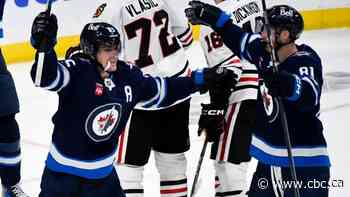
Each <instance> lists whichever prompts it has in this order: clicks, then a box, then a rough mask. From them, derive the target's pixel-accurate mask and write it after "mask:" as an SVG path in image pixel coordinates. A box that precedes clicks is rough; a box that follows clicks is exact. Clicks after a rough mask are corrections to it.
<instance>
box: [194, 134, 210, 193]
mask: <svg viewBox="0 0 350 197" xmlns="http://www.w3.org/2000/svg"><path fill="white" fill-rule="evenodd" d="M204 131H205V129H204ZM207 145H208V139H207V137H206V138H205V140H204V143H203V147H202V151H201V154H200V156H199V160H198V164H197V169H196V174H195V175H194V179H193V183H192V188H191V194H190V197H193V196H194V194H195V193H196V186H197V184H198V178H199V172H200V171H201V167H202V162H203V159H204V155H205V151H206V150H207Z"/></svg>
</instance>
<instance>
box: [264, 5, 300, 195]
mask: <svg viewBox="0 0 350 197" xmlns="http://www.w3.org/2000/svg"><path fill="white" fill-rule="evenodd" d="M262 6H263V11H264V19H265V20H264V21H265V27H266V30H267V39H268V44H269V47H270V49H271V59H272V65H273V72H274V73H278V67H277V63H276V62H277V61H276V51H275V50H274V48H272V46H273V45H272V39H271V26H270V23H269V19H268V16H267V9H266V2H265V0H262ZM277 101H278V106H279V108H280V116H281V122H282V127H283V135H284V141H285V143H286V145H287V152H288V160H289V168H290V172H291V175H292V179H293V181H294V182H295V183H298V182H297V174H296V171H295V164H294V159H293V153H292V144H291V142H290V134H289V129H288V122H287V116H286V111H285V109H284V105H283V102H282V98H281V97H280V96H279V97H277ZM294 197H300V193H299V188H298V187H297V186H295V187H294Z"/></svg>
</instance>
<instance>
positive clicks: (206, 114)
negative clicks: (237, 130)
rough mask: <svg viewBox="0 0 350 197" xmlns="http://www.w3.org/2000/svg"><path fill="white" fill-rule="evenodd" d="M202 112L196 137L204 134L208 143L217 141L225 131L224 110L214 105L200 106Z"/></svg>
mask: <svg viewBox="0 0 350 197" xmlns="http://www.w3.org/2000/svg"><path fill="white" fill-rule="evenodd" d="M201 106H202V112H201V116H200V117H199V121H198V136H200V135H201V134H202V132H203V131H205V132H206V135H207V140H208V141H209V142H213V141H217V140H219V138H220V135H221V133H222V132H224V130H225V116H224V111H225V109H224V108H223V106H218V105H215V104H201Z"/></svg>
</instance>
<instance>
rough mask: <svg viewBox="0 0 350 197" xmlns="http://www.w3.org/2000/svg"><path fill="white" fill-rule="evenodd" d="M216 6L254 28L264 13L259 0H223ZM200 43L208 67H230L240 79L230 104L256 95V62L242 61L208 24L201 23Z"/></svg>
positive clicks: (241, 24) (237, 21) (253, 97)
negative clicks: (254, 63)
mask: <svg viewBox="0 0 350 197" xmlns="http://www.w3.org/2000/svg"><path fill="white" fill-rule="evenodd" d="M217 6H218V7H219V8H220V9H222V10H224V11H225V12H227V13H229V14H230V15H231V16H232V20H233V21H234V23H236V24H237V25H239V26H241V27H242V26H244V27H245V28H247V29H249V30H251V31H252V29H255V24H256V20H258V19H260V17H262V15H263V12H262V5H261V1H260V0H246V1H236V0H234V1H223V2H221V3H219V4H217ZM200 43H201V46H202V48H203V49H204V54H205V57H206V60H207V63H208V66H209V67H214V66H219V65H221V66H229V67H232V68H233V69H234V70H235V72H236V74H237V75H238V77H239V81H238V83H237V85H236V89H235V91H234V92H233V93H232V94H231V96H230V103H236V102H240V101H243V100H247V99H256V98H257V90H258V71H257V69H256V66H255V65H253V64H251V63H249V62H248V61H241V60H240V59H239V58H238V57H237V56H236V54H234V53H233V52H232V51H231V50H230V49H229V48H227V47H226V46H225V44H224V43H223V40H222V38H221V36H220V35H219V34H218V33H216V32H215V31H213V30H212V29H211V28H210V27H208V26H203V25H202V26H201V34H200Z"/></svg>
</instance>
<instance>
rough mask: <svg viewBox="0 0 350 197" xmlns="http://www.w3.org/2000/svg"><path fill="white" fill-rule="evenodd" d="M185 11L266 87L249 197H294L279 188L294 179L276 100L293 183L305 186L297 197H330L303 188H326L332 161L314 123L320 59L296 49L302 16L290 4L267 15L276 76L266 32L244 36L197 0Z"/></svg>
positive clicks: (214, 9) (301, 47)
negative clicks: (257, 74)
mask: <svg viewBox="0 0 350 197" xmlns="http://www.w3.org/2000/svg"><path fill="white" fill-rule="evenodd" d="M186 12H187V13H186V15H187V16H188V17H189V18H190V21H191V22H193V23H200V24H207V25H210V26H211V27H212V28H213V29H214V30H215V31H216V32H218V33H219V34H220V35H221V36H222V38H223V40H224V43H225V44H226V45H227V46H228V47H229V48H230V49H231V50H232V51H233V52H234V53H236V54H239V55H240V57H241V58H244V59H247V60H248V61H250V62H252V63H254V64H255V65H257V66H258V67H259V69H260V70H261V73H262V77H263V79H264V83H265V85H266V86H265V85H264V84H263V83H262V84H260V85H261V86H260V91H259V95H258V104H257V110H258V111H257V114H259V116H257V125H256V128H255V132H254V135H253V138H252V145H251V148H250V153H251V155H252V156H253V157H255V158H256V159H257V160H258V161H259V163H258V166H257V169H256V172H255V174H254V177H253V180H252V182H251V187H250V191H249V196H253V197H256V196H268V197H272V196H293V191H294V188H293V186H295V185H293V186H291V187H289V188H287V187H285V188H283V186H285V184H286V183H287V182H286V181H289V183H291V182H290V181H291V180H292V178H291V173H290V169H289V165H290V164H289V161H288V157H287V148H286V144H285V143H284V140H283V139H284V136H283V131H282V129H283V125H282V123H281V120H280V116H279V108H278V105H277V102H276V97H277V96H279V97H281V98H282V99H283V100H282V101H283V105H284V106H285V111H286V116H287V121H288V129H289V131H290V134H291V135H290V138H291V140H290V141H291V144H292V153H293V159H294V162H295V165H296V175H297V180H299V181H300V183H301V182H302V183H303V184H304V185H302V186H301V187H299V190H300V196H301V197H316V196H317V197H326V196H328V187H320V188H314V187H310V185H307V183H309V182H310V181H316V182H320V183H326V184H327V183H328V181H329V173H330V172H329V171H330V169H329V168H330V161H329V157H328V153H327V148H326V147H327V144H326V141H325V138H324V136H323V133H322V132H323V127H322V122H321V121H320V120H319V118H318V116H319V111H320V96H321V90H322V84H323V78H322V64H321V60H320V57H319V56H318V55H317V53H316V52H315V51H314V50H313V49H312V48H311V47H309V46H307V45H305V44H303V45H297V44H295V40H297V39H298V38H299V37H300V35H301V33H302V32H303V29H304V22H303V18H302V16H301V14H300V13H299V12H298V11H297V10H295V9H294V8H292V7H290V6H288V5H276V6H273V7H271V8H270V9H268V10H267V15H268V20H269V23H270V27H271V30H272V36H271V37H272V44H273V50H275V51H276V55H277V58H278V61H279V64H278V70H279V72H278V73H275V72H273V71H272V68H271V67H270V66H269V65H270V64H269V62H270V54H269V53H270V52H271V48H270V47H267V44H266V40H267V33H266V28H264V29H265V30H264V31H263V33H262V34H252V33H247V32H244V31H243V30H242V29H241V28H239V27H238V26H236V25H235V24H233V23H232V20H231V19H230V16H229V15H227V14H226V13H224V12H223V11H221V10H220V9H219V8H217V7H214V6H211V5H208V4H203V3H201V2H198V1H193V2H191V8H189V9H188V10H187V11H186ZM261 178H264V179H265V180H268V183H267V184H268V188H259V180H261ZM283 181H284V182H283ZM267 184H266V185H267Z"/></svg>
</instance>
